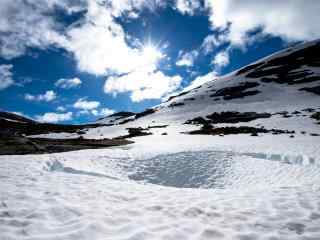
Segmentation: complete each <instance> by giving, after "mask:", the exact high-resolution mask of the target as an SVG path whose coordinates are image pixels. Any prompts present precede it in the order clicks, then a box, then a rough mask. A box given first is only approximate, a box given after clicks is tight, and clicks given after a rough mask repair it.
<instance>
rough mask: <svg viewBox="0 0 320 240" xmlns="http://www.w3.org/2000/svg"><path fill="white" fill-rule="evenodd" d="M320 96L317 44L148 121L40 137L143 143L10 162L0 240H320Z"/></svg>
mask: <svg viewBox="0 0 320 240" xmlns="http://www.w3.org/2000/svg"><path fill="white" fill-rule="evenodd" d="M319 95H320V41H314V42H310V43H306V44H302V45H299V46H295V47H292V48H289V49H287V50H284V51H281V52H279V53H275V54H273V55H272V56H269V57H266V58H264V59H262V60H260V61H257V62H256V63H253V64H252V65H249V66H246V67H244V68H242V69H240V70H238V71H235V72H233V73H230V74H228V75H227V76H223V77H220V78H217V79H212V81H210V82H207V83H206V84H204V85H202V86H199V87H197V88H195V89H192V90H191V91H189V92H182V93H180V94H179V95H177V96H173V97H171V98H170V99H169V100H168V101H167V102H165V103H162V104H160V105H159V106H155V107H154V108H152V109H147V110H145V111H144V112H141V113H137V114H132V113H118V114H115V115H112V116H108V117H106V118H103V119H99V120H98V121H97V122H96V123H95V124H91V125H85V126H82V127H81V132H79V127H77V128H75V129H74V130H72V129H70V127H69V126H68V128H66V129H68V131H63V128H59V129H58V130H57V129H56V128H54V129H55V132H54V133H52V132H50V131H49V132H45V133H40V134H39V133H38V132H37V134H29V135H32V136H29V137H30V141H32V139H38V140H39V137H41V138H53V139H58V140H57V141H61V139H65V141H76V140H77V139H79V135H80V136H81V138H80V139H82V140H83V139H87V140H92V139H106V138H108V139H111V141H112V140H123V139H130V140H132V141H134V143H133V144H129V145H126V146H118V147H113V148H106V149H95V150H93V149H89V150H82V151H74V152H67V153H58V154H43V155H26V156H0V162H1V164H0V180H1V181H0V239H45V240H47V239H110V240H111V239H112V240H115V239H132V240H133V239H239V240H243V239H247V240H249V239H264V240H275V239H281V240H282V239H301V240H302V239H305V240H306V239H320V228H319V226H320V208H319V206H320V200H319V199H320V194H319V193H320V191H319V190H320V157H319V156H320V124H319V123H320V101H319ZM5 118H7V117H5ZM8 126H9V125H8ZM10 126H11V125H10ZM67 139H69V140H67ZM70 139H71V140H70Z"/></svg>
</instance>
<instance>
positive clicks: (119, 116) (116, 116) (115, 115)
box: [98, 112, 136, 122]
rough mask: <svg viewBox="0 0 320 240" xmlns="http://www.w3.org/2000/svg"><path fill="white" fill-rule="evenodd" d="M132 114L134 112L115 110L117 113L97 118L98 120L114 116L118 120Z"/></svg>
mask: <svg viewBox="0 0 320 240" xmlns="http://www.w3.org/2000/svg"><path fill="white" fill-rule="evenodd" d="M134 115H136V113H134V112H117V113H114V114H111V115H109V116H107V117H102V118H99V119H98V121H101V120H103V119H106V118H110V117H114V118H116V119H115V120H120V119H123V118H128V117H131V116H134ZM110 122H113V120H111V121H110Z"/></svg>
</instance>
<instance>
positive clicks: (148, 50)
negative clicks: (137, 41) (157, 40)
mask: <svg viewBox="0 0 320 240" xmlns="http://www.w3.org/2000/svg"><path fill="white" fill-rule="evenodd" d="M162 57H163V54H162V53H161V51H160V50H159V49H157V47H155V46H153V45H151V44H148V45H146V46H144V47H143V49H142V58H143V61H144V62H145V63H146V64H156V63H157V62H158V61H159V60H160V59H161V58H162Z"/></svg>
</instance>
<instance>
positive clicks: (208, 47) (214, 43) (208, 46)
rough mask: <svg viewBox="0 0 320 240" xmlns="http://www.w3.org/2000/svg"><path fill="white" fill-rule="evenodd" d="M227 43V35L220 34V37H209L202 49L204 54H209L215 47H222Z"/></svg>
mask: <svg viewBox="0 0 320 240" xmlns="http://www.w3.org/2000/svg"><path fill="white" fill-rule="evenodd" d="M226 41H227V39H226V35H225V34H218V35H214V34H211V35H208V36H207V37H206V38H205V39H204V40H203V43H202V45H201V49H202V51H203V52H204V54H208V53H210V52H212V51H213V50H214V48H215V47H218V46H220V45H221V44H223V43H225V42H226Z"/></svg>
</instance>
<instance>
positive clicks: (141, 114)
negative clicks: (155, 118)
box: [135, 108, 156, 119]
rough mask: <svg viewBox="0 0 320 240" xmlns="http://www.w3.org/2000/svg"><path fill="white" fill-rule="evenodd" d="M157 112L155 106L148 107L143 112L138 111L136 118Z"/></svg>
mask: <svg viewBox="0 0 320 240" xmlns="http://www.w3.org/2000/svg"><path fill="white" fill-rule="evenodd" d="M155 112H156V110H155V109H154V108H147V109H146V110H144V111H143V112H140V113H137V114H136V116H135V119H139V118H142V117H145V116H148V115H150V114H152V113H155Z"/></svg>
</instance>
